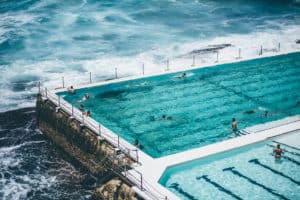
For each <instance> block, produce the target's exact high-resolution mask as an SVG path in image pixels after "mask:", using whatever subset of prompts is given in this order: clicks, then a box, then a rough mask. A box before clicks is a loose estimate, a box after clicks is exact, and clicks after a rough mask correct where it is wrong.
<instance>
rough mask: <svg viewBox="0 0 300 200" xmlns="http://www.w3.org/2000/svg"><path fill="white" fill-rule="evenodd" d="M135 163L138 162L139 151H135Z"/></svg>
mask: <svg viewBox="0 0 300 200" xmlns="http://www.w3.org/2000/svg"><path fill="white" fill-rule="evenodd" d="M136 162H139V150H136Z"/></svg>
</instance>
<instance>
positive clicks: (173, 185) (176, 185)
mask: <svg viewBox="0 0 300 200" xmlns="http://www.w3.org/2000/svg"><path fill="white" fill-rule="evenodd" d="M169 188H173V189H175V190H176V191H177V192H178V193H180V194H182V195H183V196H185V197H187V198H188V199H190V200H198V199H197V198H196V197H194V196H193V195H191V194H189V193H187V192H186V191H184V190H183V189H182V188H181V187H180V185H179V184H178V183H172V184H171V185H170V186H169Z"/></svg>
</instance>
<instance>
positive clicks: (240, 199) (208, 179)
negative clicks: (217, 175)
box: [196, 175, 242, 200]
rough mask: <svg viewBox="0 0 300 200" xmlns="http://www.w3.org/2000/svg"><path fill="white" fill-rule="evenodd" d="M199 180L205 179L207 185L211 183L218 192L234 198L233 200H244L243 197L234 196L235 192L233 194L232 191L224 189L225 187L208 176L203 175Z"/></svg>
mask: <svg viewBox="0 0 300 200" xmlns="http://www.w3.org/2000/svg"><path fill="white" fill-rule="evenodd" d="M196 179H197V180H200V179H204V180H205V181H206V182H207V183H210V184H212V185H213V186H214V187H215V188H217V189H218V190H220V191H221V192H224V193H226V194H228V195H230V196H232V197H233V198H235V199H238V200H242V198H241V197H239V196H237V195H236V194H234V193H233V192H231V191H230V190H228V189H226V188H224V187H223V186H221V185H220V184H218V183H217V182H215V181H213V180H211V179H210V178H208V175H203V176H198V177H196Z"/></svg>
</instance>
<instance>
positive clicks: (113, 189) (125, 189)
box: [92, 178, 140, 200]
mask: <svg viewBox="0 0 300 200" xmlns="http://www.w3.org/2000/svg"><path fill="white" fill-rule="evenodd" d="M92 198H93V199H108V200H139V199H140V198H138V197H137V196H136V194H135V192H134V191H133V190H132V189H131V188H130V187H129V186H128V185H127V184H124V182H122V181H121V180H119V179H117V178H115V179H112V180H110V181H108V182H107V183H105V184H104V185H103V186H101V187H99V188H97V189H96V190H95V192H94V194H93V196H92Z"/></svg>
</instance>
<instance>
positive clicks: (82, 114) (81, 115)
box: [81, 112, 84, 125]
mask: <svg viewBox="0 0 300 200" xmlns="http://www.w3.org/2000/svg"><path fill="white" fill-rule="evenodd" d="M81 116H82V124H83V125H84V114H83V112H82V115H81Z"/></svg>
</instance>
